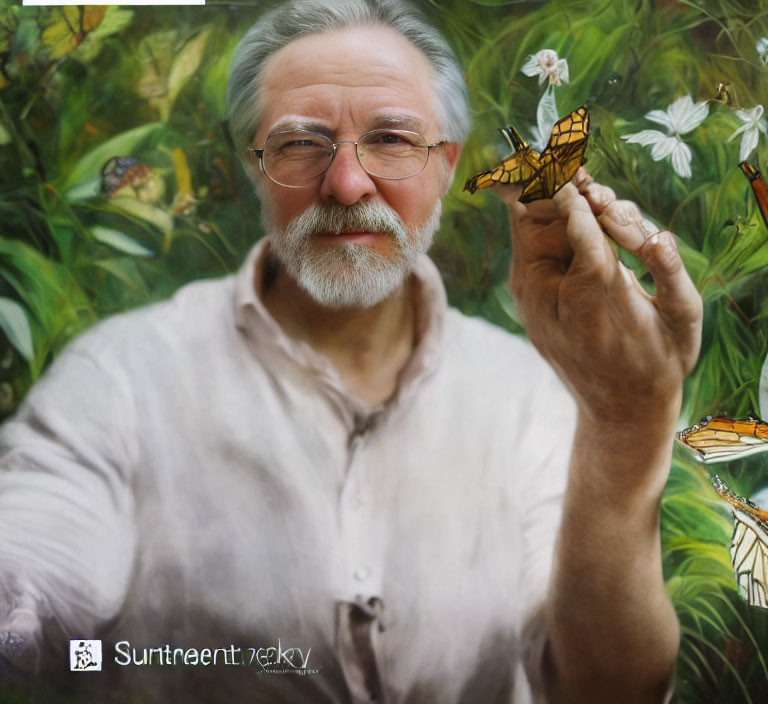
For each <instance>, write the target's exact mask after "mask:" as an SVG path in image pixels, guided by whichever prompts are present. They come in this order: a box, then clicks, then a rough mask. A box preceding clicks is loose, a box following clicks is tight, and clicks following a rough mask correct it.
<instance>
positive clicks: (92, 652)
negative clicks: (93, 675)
mask: <svg viewBox="0 0 768 704" xmlns="http://www.w3.org/2000/svg"><path fill="white" fill-rule="evenodd" d="M69 669H70V670H71V671H72V672H101V641H100V640H71V641H69Z"/></svg>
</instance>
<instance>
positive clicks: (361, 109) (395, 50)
mask: <svg viewBox="0 0 768 704" xmlns="http://www.w3.org/2000/svg"><path fill="white" fill-rule="evenodd" d="M262 90H263V95H262V97H263V112H262V122H261V127H260V129H259V132H263V131H264V130H265V128H267V129H268V131H269V132H274V131H276V128H280V127H282V126H283V125H286V126H288V128H289V129H292V128H293V127H301V128H304V129H307V128H322V129H317V131H326V130H328V129H334V128H337V127H339V126H340V123H345V124H346V125H348V126H349V125H351V123H354V127H355V129H360V128H362V129H365V130H370V129H377V128H386V127H391V128H399V129H410V130H413V131H415V132H422V133H423V132H424V131H425V130H428V128H429V124H428V123H432V122H434V119H435V110H434V107H435V106H434V98H433V95H434V90H433V81H432V66H431V64H430V63H429V60H428V59H427V58H426V57H425V56H424V54H423V53H422V52H421V51H420V50H419V49H417V48H416V47H415V46H413V45H412V44H411V43H410V42H409V41H408V40H407V39H405V38H404V37H403V36H401V35H400V34H398V33H397V32H395V31H394V30H392V29H391V28H388V27H381V26H367V27H355V28H349V29H344V30H334V31H333V32H327V33H321V34H313V35H308V36H305V37H301V38H299V39H296V40H294V41H293V42H291V43H289V44H288V45H286V46H285V47H283V48H282V49H280V50H279V51H278V52H276V53H275V54H274V55H273V56H272V57H271V58H270V59H269V61H268V63H267V66H266V70H265V73H264V81H263V83H262ZM291 123H293V124H291ZM298 123H303V124H298Z"/></svg>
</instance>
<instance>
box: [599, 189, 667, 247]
mask: <svg viewBox="0 0 768 704" xmlns="http://www.w3.org/2000/svg"><path fill="white" fill-rule="evenodd" d="M597 219H598V221H599V222H600V224H601V225H602V227H603V228H604V229H605V231H606V232H607V233H608V234H609V235H610V236H611V238H612V239H613V240H614V241H615V242H616V243H617V244H618V245H620V246H621V247H623V248H624V249H626V250H627V251H628V252H632V253H633V254H639V252H640V249H641V248H642V247H643V245H644V244H645V242H646V240H647V239H648V238H649V237H650V236H651V235H652V234H654V233H655V232H658V231H659V228H658V227H656V225H654V224H653V223H652V222H651V221H650V220H648V219H647V218H644V217H643V215H642V213H641V212H640V210H639V208H638V207H637V206H636V205H635V204H634V203H633V202H632V201H629V200H615V201H613V202H612V203H609V204H608V205H607V206H606V207H605V209H604V210H603V212H602V213H601V214H600V215H599V216H598V218H597Z"/></svg>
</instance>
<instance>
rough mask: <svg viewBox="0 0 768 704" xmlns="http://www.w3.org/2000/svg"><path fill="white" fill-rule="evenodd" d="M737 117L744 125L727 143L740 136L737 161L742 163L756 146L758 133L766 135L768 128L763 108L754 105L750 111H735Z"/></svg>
mask: <svg viewBox="0 0 768 704" xmlns="http://www.w3.org/2000/svg"><path fill="white" fill-rule="evenodd" d="M735 112H736V117H738V118H739V119H740V120H741V121H742V122H743V123H744V124H743V125H742V126H741V127H739V129H737V130H736V131H735V132H734V133H733V134H732V135H731V136H730V137H729V138H728V141H729V142H730V141H731V140H733V139H735V138H736V137H738V136H739V135H741V146H740V147H739V161H744V160H745V159H746V158H747V157H748V156H749V155H750V154H751V153H752V152H753V151H754V149H755V147H756V146H757V140H758V138H759V137H760V132H762V133H763V134H768V131H766V130H768V127H767V126H766V124H765V120H763V119H762V117H763V112H764V111H763V106H762V105H755V107H753V108H752V109H751V110H736V111H735Z"/></svg>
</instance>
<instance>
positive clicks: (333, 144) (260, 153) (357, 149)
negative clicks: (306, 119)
mask: <svg viewBox="0 0 768 704" xmlns="http://www.w3.org/2000/svg"><path fill="white" fill-rule="evenodd" d="M295 132H299V133H301V134H312V135H317V136H318V137H322V138H323V139H327V140H328V141H329V142H330V144H331V158H330V159H329V160H328V165H327V166H326V167H325V168H324V169H323V170H322V171H321V172H320V173H318V174H315V175H314V176H310V177H309V178H308V179H307V182H306V183H303V184H301V186H289V185H288V184H285V183H280V181H276V180H275V179H274V178H272V176H270V175H269V174H268V173H267V170H266V169H265V168H264V150H265V149H266V146H267V142H269V140H270V139H271V138H272V137H277V136H278V135H281V134H291V133H295ZM377 132H394V133H403V132H404V133H406V134H413V135H416V136H417V137H421V139H423V140H424V144H425V146H426V147H427V158H426V159H425V160H424V166H422V167H421V168H420V169H419V170H418V171H417V172H416V173H413V174H408V175H407V176H379V175H378V174H374V173H371V172H370V171H369V170H368V169H367V168H365V164H363V161H362V159H361V157H360V147H359V146H358V145H359V144H360V142H361V141H362V140H364V139H365V138H366V137H367V136H368V135H371V134H376V133H377ZM447 142H448V140H447V139H443V140H441V141H439V142H435V143H434V144H427V138H426V137H425V136H424V135H423V134H421V133H419V132H413V131H412V130H398V129H386V128H383V129H375V130H371V131H370V132H366V133H365V134H363V135H360V137H358V138H357V141H355V142H352V141H344V142H333V141H331V138H330V137H328V136H327V135H324V134H322V133H321V132H313V131H312V130H284V131H282V132H274V133H273V134H270V135H267V138H266V139H265V140H264V146H263V147H261V149H257V148H256V147H247V148H246V149H247V151H249V152H253V153H254V154H256V155H257V156H258V157H259V167H260V168H261V172H262V173H263V174H264V175H265V176H266V177H267V178H268V179H269V180H270V181H272V183H276V184H277V185H278V186H282V187H283V188H305V187H306V186H308V185H309V184H310V182H311V181H312V179H315V178H317V177H318V176H322V175H323V174H324V173H325V172H326V171H328V169H329V168H331V164H332V163H333V160H334V159H335V158H336V147H338V146H339V145H341V144H353V145H354V146H355V155H356V156H357V163H358V164H360V167H361V168H362V169H363V171H365V173H367V174H368V175H369V176H373V178H383V179H386V180H387V181H402V180H403V179H406V178H412V177H413V176H418V175H419V174H420V173H421V172H422V171H424V169H426V168H427V164H428V163H429V155H430V154H431V153H432V150H433V149H434V148H435V147H440V146H442V145H443V144H446V143H447Z"/></svg>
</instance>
